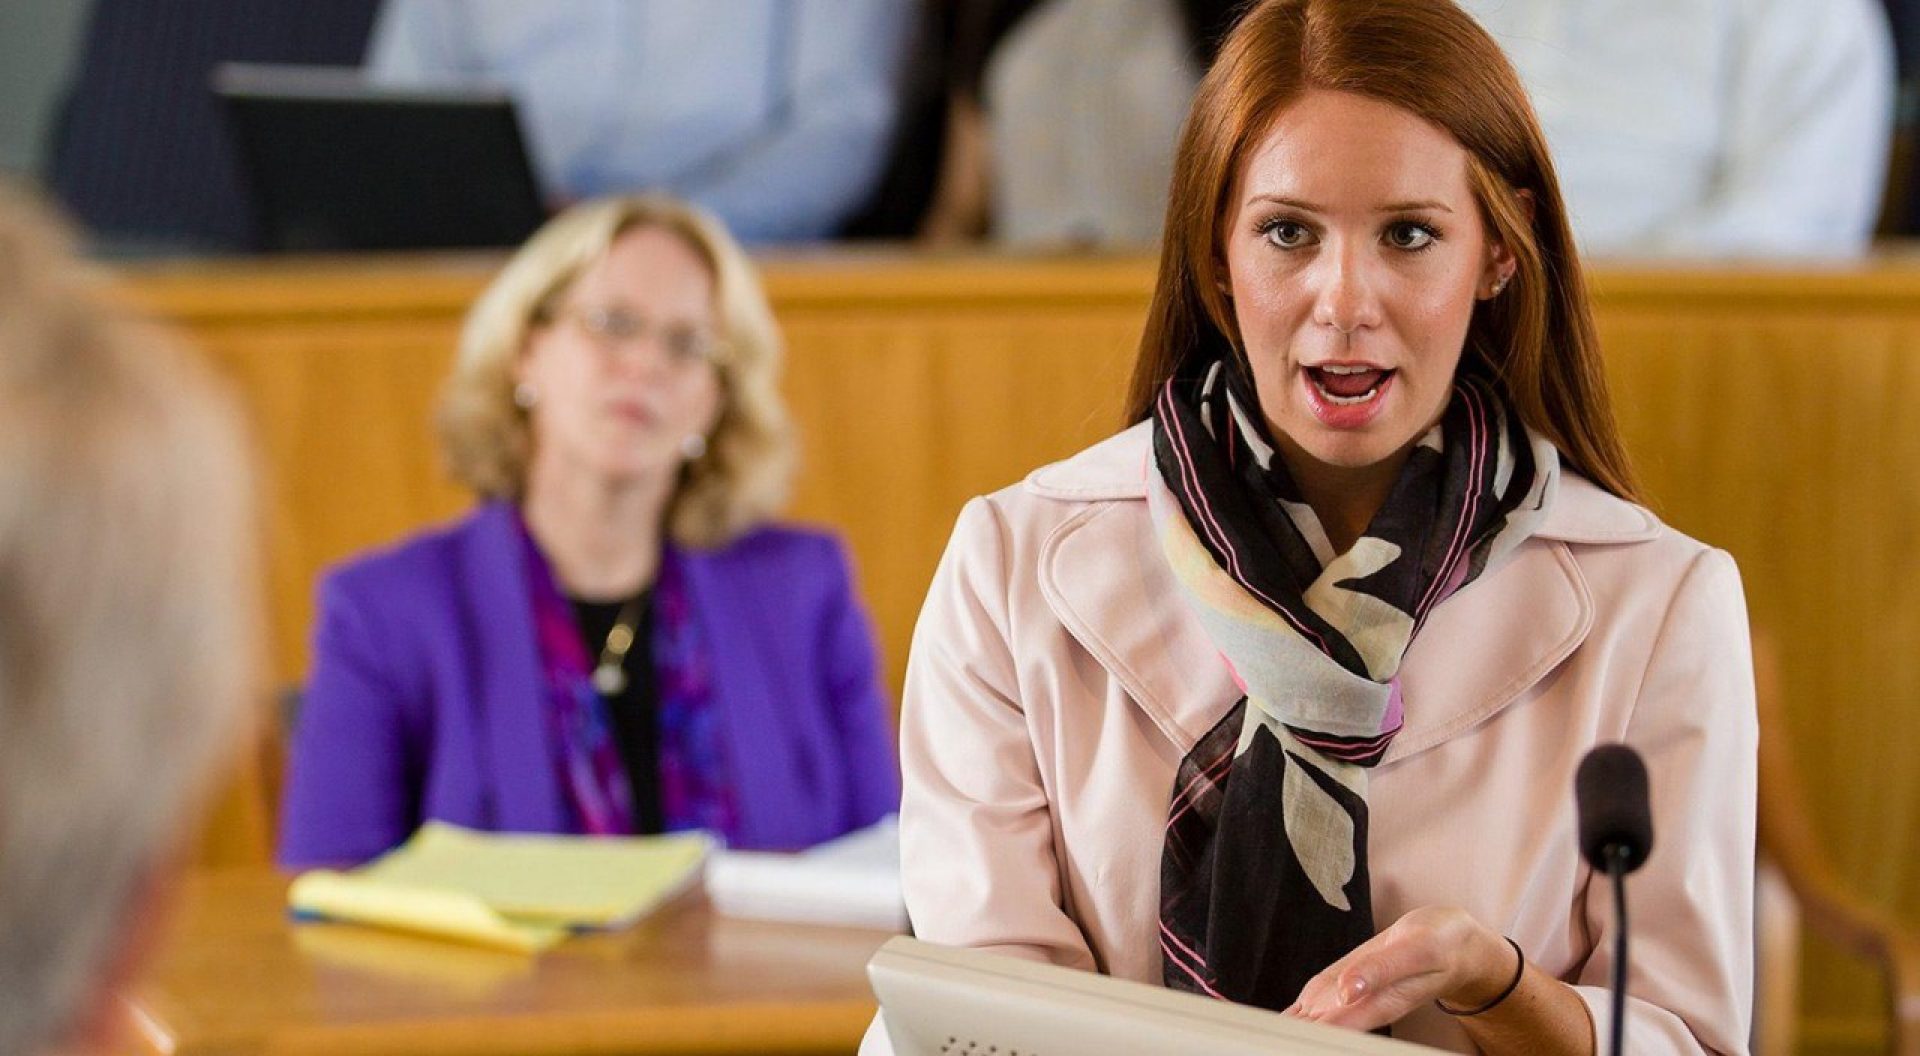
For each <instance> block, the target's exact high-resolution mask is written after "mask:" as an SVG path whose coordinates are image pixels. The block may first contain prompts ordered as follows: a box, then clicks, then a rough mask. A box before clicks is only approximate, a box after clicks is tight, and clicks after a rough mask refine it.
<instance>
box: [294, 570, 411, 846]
mask: <svg viewBox="0 0 1920 1056" xmlns="http://www.w3.org/2000/svg"><path fill="white" fill-rule="evenodd" d="M391 642H392V639H391V638H390V637H386V636H383V635H382V634H381V633H380V630H379V628H377V627H376V626H375V625H374V621H373V617H372V614H371V613H370V612H369V610H368V607H367V606H366V605H364V604H363V603H362V601H361V599H360V598H359V597H358V596H357V595H356V594H355V593H354V591H353V590H352V588H351V580H350V578H349V577H348V576H346V575H343V574H340V573H336V574H334V575H331V576H329V577H327V579H326V580H325V581H324V582H323V583H322V584H321V587H320V618H319V621H318V623H317V626H316V630H315V631H314V640H313V667H312V673H311V675H310V676H309V678H308V681H307V686H306V690H305V694H304V699H303V701H302V703H301V707H300V717H299V720H298V722H297V723H296V724H295V727H294V735H293V746H292V751H291V752H290V755H289V759H288V773H287V786H286V796H285V799H284V800H283V802H282V803H281V816H280V849H279V854H278V858H279V861H280V864H281V865H285V866H312V865H341V864H353V863H358V862H362V861H365V860H366V859H368V858H372V857H374V856H375V855H378V854H380V853H382V852H384V851H386V850H388V849H390V848H392V847H395V846H398V845H399V844H400V843H401V842H403V841H404V840H405V839H406V838H407V835H408V834H409V833H411V832H412V831H413V829H414V826H415V824H416V823H417V821H418V818H417V816H416V815H417V814H418V805H417V799H418V795H417V791H416V781H415V780H414V778H413V777H412V776H411V774H410V773H409V765H408V757H409V751H408V738H407V736H406V730H405V724H404V721H403V720H404V710H405V707H404V706H405V701H404V694H403V691H402V689H401V687H400V684H399V680H397V679H396V678H395V677H394V676H393V674H392V673H391V671H390V669H389V665H390V661H391V648H390V647H391ZM383 643H385V645H386V647H385V648H383Z"/></svg>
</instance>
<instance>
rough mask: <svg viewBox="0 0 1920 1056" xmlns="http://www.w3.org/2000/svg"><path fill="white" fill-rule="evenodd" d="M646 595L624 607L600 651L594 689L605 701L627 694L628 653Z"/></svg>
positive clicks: (594, 669)
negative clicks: (608, 698)
mask: <svg viewBox="0 0 1920 1056" xmlns="http://www.w3.org/2000/svg"><path fill="white" fill-rule="evenodd" d="M645 597H646V595H644V594H642V595H641V596H640V597H636V598H631V599H629V600H628V601H627V603H626V604H625V605H622V606H620V614H619V615H618V616H616V617H614V621H613V629H612V630H610V631H608V632H607V641H606V644H605V645H603V646H601V647H600V662H599V663H598V664H596V665H594V668H593V688H594V689H595V690H597V691H598V692H599V693H600V695H601V696H603V697H617V696H619V695H620V694H622V693H625V692H626V691H627V651H628V650H630V649H632V648H633V639H634V636H635V634H636V633H638V629H639V624H640V602H641V600H642V599H643V598H645Z"/></svg>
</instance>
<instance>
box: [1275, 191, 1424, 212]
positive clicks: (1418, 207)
mask: <svg viewBox="0 0 1920 1056" xmlns="http://www.w3.org/2000/svg"><path fill="white" fill-rule="evenodd" d="M1260 202H1271V203H1273V204H1274V205H1284V206H1287V207H1289V208H1292V209H1298V210H1300V211H1301V212H1306V213H1324V212H1326V211H1327V210H1326V209H1324V208H1322V207H1320V206H1318V205H1315V204H1313V203H1312V202H1309V201H1306V200H1304V199H1301V198H1289V197H1286V196H1285V195H1279V194H1256V195H1254V196H1253V197H1251V198H1248V199H1247V204H1248V205H1254V204H1257V203H1260ZM1423 211H1425V212H1436V213H1451V212H1453V207H1452V206H1449V205H1447V204H1446V203H1445V202H1441V201H1438V200H1435V199H1431V198H1422V199H1418V200H1412V201H1404V202H1388V203H1386V204H1385V205H1381V206H1377V207H1376V208H1375V209H1374V212H1376V213H1417V212H1423Z"/></svg>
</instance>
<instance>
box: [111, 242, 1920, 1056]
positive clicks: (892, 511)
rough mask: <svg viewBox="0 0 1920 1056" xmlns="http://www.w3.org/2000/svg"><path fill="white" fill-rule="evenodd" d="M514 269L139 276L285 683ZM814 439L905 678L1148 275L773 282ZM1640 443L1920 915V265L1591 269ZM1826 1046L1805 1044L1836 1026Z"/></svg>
mask: <svg viewBox="0 0 1920 1056" xmlns="http://www.w3.org/2000/svg"><path fill="white" fill-rule="evenodd" d="M494 263H497V262H495V261H489V260H488V259H486V258H472V257H461V258H452V259H443V258H401V259H397V260H387V261H383V262H371V263H370V262H363V261H353V260H342V261H318V262H293V263H284V264H276V265H274V266H270V267H263V266H258V265H255V264H251V263H248V264H226V265H222V264H202V265H195V266H189V267H173V268H149V269H141V270H135V271H129V272H124V273H122V274H120V275H119V276H118V280H119V282H120V286H121V288H122V289H123V290H124V291H125V292H126V294H127V295H128V296H130V297H131V298H132V299H133V300H135V301H136V302H138V303H141V304H143V305H145V306H147V307H149V308H152V309H154V310H156V311H158V312H159V313H161V314H162V315H164V316H166V317H168V318H171V319H173V320H175V321H176V322H177V323H179V324H180V325H181V326H182V327H184V328H185V329H186V330H188V331H189V332H190V333H191V334H192V335H194V336H195V337H197V338H198V339H199V340H200V342H201V343H202V344H203V345H204V346H205V347H206V348H207V349H208V351H209V354H210V355H211V356H212V357H213V358H214V360H215V361H216V362H217V363H218V364H219V365H220V367H221V368H222V369H223V370H224V371H225V372H226V373H227V375H228V376H229V377H231V378H233V379H234V380H235V382H236V384H237V386H238V388H239V390H240V392H241V394H242V396H243V398H244V399H245V401H246V403H247V405H248V407H249V409H250V410H251V412H252V414H253V416H254V421H255V424H256V427H257V429H258V434H259V442H260V444H261V447H262V450H263V452H264V454H265V457H266V461H267V464H268V466H269V467H270V470H271V473H272V479H271V482H270V485H269V487H270V492H269V494H270V496H271V500H270V501H271V509H270V520H269V524H270V530H271V532H272V546H271V554H270V575H271V584H270V589H271V597H272V618H273V636H272V641H273V646H274V650H275V654H274V667H275V670H276V671H277V672H278V674H279V675H280V677H282V678H284V679H286V680H288V681H293V680H297V679H298V678H299V677H300V676H301V674H302V673H303V671H304V668H305V664H306V656H307V652H306V634H307V630H308V626H309V623H310V621H311V604H312V588H313V581H314V577H315V576H316V574H318V572H319V571H320V570H321V569H322V568H323V567H324V566H325V565H326V564H328V563H330V562H333V561H337V560H339V559H341V558H344V557H346V556H348V555H350V554H353V553H355V552H357V551H359V550H361V549H363V548H366V547H369V546H373V545H378V544H381V543H384V542H388V541H391V540H393V539H395V538H397V537H399V536H400V535H403V534H405V533H407V532H409V531H412V530H415V529H417V528H419V527H421V526H422V525H424V524H427V523H429V522H431V521H433V520H436V519H439V518H444V517H448V516H452V515H455V514H457V513H458V512H459V511H460V510H461V509H463V508H464V506H465V505H466V501H467V500H466V498H465V496H463V495H462V494H461V493H460V492H459V490H458V489H456V488H454V487H453V486H451V485H450V484H448V483H446V482H445V480H444V478H443V477H442V476H441V474H440V472H439V469H438V459H437V456H436V454H435V452H434V450H433V446H432V441H431V436H430V432H429V427H428V421H429V415H430V411H431V406H432V402H433V397H434V391H435V388H436V386H437V384H438V382H439V379H440V378H441V376H442V374H443V372H444V370H445V368H446V364H447V362H448V360H449V357H450V353H451V349H452V346H453V341H454V336H455V333H456V330H457V327H458V324H459V319H460V315H461V313H462V312H463V311H464V308H465V305H466V303H467V302H468V301H469V300H470V299H471V297H472V296H473V295H474V294H476V293H477V292H478V291H479V289H480V288H481V286H482V285H483V283H484V281H485V279H486V276H487V272H488V269H489V267H491V266H492V265H493V264H494ZM766 273H767V279H768V286H769V289H770V291H771V293H772V296H773V299H774V302H775V308H776V311H777V313H778V315H779V316H780V320H781V323H782V325H783V327H784V328H785V333H786V336H787V339H788V343H789V358H788V366H787V371H786V381H785V387H786V391H787V393H788V396H789V398H790V401H791V403H792V405H793V409H794V413H795V416H796V418H797V420H798V422H799V424H800V426H801V429H802V435H803V454H802V458H803V471H802V476H801V478H800V481H799V484H798V488H797V493H796V495H795V501H794V504H793V514H794V515H795V516H796V517H799V518H802V519H806V520H811V521H815V522H818V523H822V524H826V525H830V526H832V527H834V528H836V529H837V530H839V531H841V532H842V533H844V534H845V536H846V537H847V539H848V540H849V542H850V543H851V546H852V550H853V553H854V555H855V558H856V560H857V562H858V566H859V574H860V578H861V582H862V586H863V589H864V592H865V595H866V597H867V598H868V600H869V603H870V605H871V607H872V609H873V613H874V617H875V620H876V624H877V627H878V630H879V636H880V639H881V645H882V648H883V650H884V655H885V662H886V669H887V672H888V678H889V682H890V684H891V685H893V686H895V687H897V686H898V685H899V682H900V676H901V672H902V669H903V667H904V663H905V658H906V649H907V643H908V640H909V636H910V634H911V630H912V625H913V621H914V619H915V617H916V615H917V612H918V608H919V604H920V599H921V597H922V594H923V592H924V590H925V587H926V584H927V582H928V580H929V578H930V577H931V575H932V571H933V568H934V565H935V563H936V562H937V560H938V557H939V554H940V551H941V549H942V547H943V545H944V542H945V539H946V536H947V533H948V531H949V529H950V528H951V525H952V521H953V518H954V516H955V514H956V513H957V512H958V509H959V507H960V505H961V503H962V502H964V501H965V500H966V499H967V498H968V497H970V496H972V495H975V494H979V493H981V492H984V491H989V490H992V489H995V488H998V487H1001V486H1004V485H1006V484H1009V483H1012V482H1014V481H1016V480H1018V479H1019V478H1020V477H1021V476H1023V475H1024V474H1025V473H1027V472H1028V471H1030V470H1031V469H1033V468H1034V467H1036V466H1038V465H1041V464H1043V463H1045V462H1047V461H1050V460H1052V459H1056V458H1059V457H1062V456H1064V455H1067V454H1069V453H1071V452H1073V451H1074V450H1076V449H1078V448H1080V447H1082V446H1084V445H1085V444H1087V443H1090V442H1092V441H1094V440H1097V439H1099V438H1100V437H1102V436H1105V435H1107V434H1108V433H1109V432H1111V431H1113V429H1114V428H1116V427H1117V425H1118V424H1119V423H1118V421H1117V415H1118V412H1119V407H1120V400H1121V390H1122V388H1123V385H1124V381H1125V378H1126V374H1127V371H1128V369H1129V367H1130V365H1131V361H1132V357H1133V346H1134V344H1135V342H1136V340H1137V337H1138V334H1139V329H1140V324H1141V320H1142V318H1143V317H1144V314H1145V308H1146V298H1147V294H1148V291H1149V290H1150V288H1151V284H1152V280H1153V268H1152V264H1151V262H1149V261H1145V260H1133V259H1117V260H1112V259H1091V260H1089V259H1048V258H1027V259H1019V258H1013V259H1007V258H996V259H971V258H956V259H928V258H917V257H902V256H893V255H888V254H884V253H882V254H867V255H854V256H821V257H812V258H781V259H774V260H769V261H767V262H766ZM1591 281H1592V285H1593V289H1594V291H1595V295H1596V303H1597V309H1598V313H1599V320H1600V328H1601V333H1602V337H1603V341H1604V347H1605V349H1606V351H1607V356H1608V361H1609V370H1610V374H1611V378H1612V382H1613V385H1614V391H1615V396H1616V399H1617V402H1618V410H1619V414H1620V418H1621V421H1622V425H1623V428H1624V430H1625V433H1626V436H1627V439H1628V442H1629V445H1630V448H1631V450H1632V451H1633V453H1634V456H1635V458H1636V460H1637V462H1638V465H1639V468H1640V470H1641V473H1642V477H1643V479H1644V482H1645V484H1646V485H1647V488H1648V491H1649V493H1650V495H1651V497H1652V500H1653V503H1654V505H1655V507H1656V509H1657V510H1658V512H1659V513H1660V514H1661V515H1662V516H1663V517H1665V518H1666V519H1667V520H1668V521H1669V522H1670V523H1672V524H1674V525H1675V526H1676V527H1678V528H1680V529H1681V530H1683V531H1686V532H1688V533H1689V534H1692V535H1695V536H1697V537H1699V538H1701V539H1703V540H1706V541H1707V542H1709V543H1712V544H1714V545H1716V546H1720V547H1723V548H1725V549H1727V550H1729V551H1730V552H1731V553H1733V555H1734V556H1735V557H1736V558H1737V559H1738V561H1739V564H1740V567H1741V570H1742V573H1743V575H1744V577H1745V580H1746V586H1747V593H1748V599H1749V604H1750V606H1751V609H1752V613H1753V618H1754V619H1755V620H1756V621H1757V622H1759V623H1762V624H1764V625H1766V626H1768V627H1770V628H1772V630H1773V633H1774V635H1775V636H1776V638H1777V639H1778V641H1779V642H1780V644H1781V649H1780V655H1781V664H1782V670H1783V675H1784V684H1785V687H1786V692H1787V710H1788V713H1789V719H1790V724H1791V727H1792V729H1791V733H1792V738H1793V741H1794V744H1795V749H1796V753H1797V758H1798V761H1799V763H1800V766H1801V768H1802V769H1803V771H1804V772H1807V773H1809V774H1816V775H1821V780H1819V781H1817V782H1816V783H1815V788H1814V789H1813V790H1812V791H1813V796H1814V803H1813V804H1812V806H1813V809H1814V815H1815V817H1816V818H1817V819H1818V820H1819V822H1820V826H1821V832H1822V835H1823V837H1824V838H1825V839H1826V841H1827V842H1828V843H1829V844H1830V846H1831V848H1832V850H1833V852H1834V855H1835V857H1836V858H1837V860H1838V861H1840V862H1841V863H1842V865H1843V868H1844V869H1845V871H1846V872H1847V874H1848V877H1849V879H1851V880H1852V881H1853V882H1855V883H1856V884H1857V885H1858V886H1859V887H1860V889H1861V890H1863V891H1864V892H1865V893H1867V894H1868V895H1869V896H1870V897H1872V898H1873V899H1874V900H1876V901H1877V902H1879V903H1880V904H1883V905H1885V906H1887V907H1889V908H1891V909H1893V910H1895V911H1896V912H1897V913H1899V914H1900V915H1902V916H1903V917H1904V918H1905V919H1907V920H1909V921H1914V920H1920V761H1916V759H1915V755H1916V753H1915V752H1914V750H1913V747H1912V746H1913V745H1915V744H1920V689H1916V686H1920V556H1916V555H1917V554H1920V260H1916V258H1914V257H1912V256H1911V255H1908V256H1905V257H1899V258H1894V257H1889V258H1887V259H1883V260H1877V261H1874V262H1869V263H1867V264H1863V265H1850V266H1835V267H1806V268H1762V267H1728V266H1719V267H1712V268H1705V267H1702V268H1689V267H1685V266H1680V265H1672V264H1662V265H1659V266H1649V267H1635V266H1632V265H1613V266H1609V267H1604V268H1596V269H1594V272H1593V275H1592V280H1591ZM1805 978H1806V987H1807V993H1806V1000H1805V1002H1804V1010H1805V1012H1806V1014H1807V1015H1808V1016H1809V1017H1810V1022H1816V1023H1824V1024H1828V1025H1830V1026H1831V1028H1832V1029H1831V1031H1830V1032H1831V1033H1832V1034H1833V1035H1834V1036H1835V1037H1838V1036H1841V1035H1843V1034H1847V1033H1848V1032H1849V1031H1852V1032H1855V1033H1857V1023H1858V1022H1859V1020H1860V1018H1861V1017H1863V1016H1864V1015H1866V1014H1867V1012H1868V1010H1869V1009H1870V1008H1871V1006H1872V999H1871V983H1870V981H1868V980H1867V979H1866V978H1865V977H1864V976H1862V975H1861V974H1860V973H1858V972H1857V971H1856V970H1853V969H1852V968H1850V967H1849V966H1847V965H1844V964H1842V963H1839V962H1838V961H1837V960H1835V959H1834V958H1833V957H1831V956H1830V955H1828V954H1826V953H1824V952H1820V951H1815V953H1814V954H1813V955H1812V959H1811V960H1810V961H1809V964H1808V966H1807V971H1806V973H1805ZM1816 1032H1817V1031H1816Z"/></svg>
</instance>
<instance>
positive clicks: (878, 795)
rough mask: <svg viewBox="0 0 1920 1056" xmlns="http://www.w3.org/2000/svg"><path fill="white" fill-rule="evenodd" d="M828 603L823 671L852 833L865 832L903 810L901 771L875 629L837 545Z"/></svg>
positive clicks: (831, 547)
mask: <svg viewBox="0 0 1920 1056" xmlns="http://www.w3.org/2000/svg"><path fill="white" fill-rule="evenodd" d="M825 545H826V547H827V550H828V559H827V562H826V567H827V569H828V573H827V589H826V603H825V607H824V609H823V610H822V625H821V631H820V651H821V669H822V671H824V672H825V678H826V697H827V704H828V707H829V708H830V709H831V711H832V720H833V729H834V735H835V736H836V737H837V738H838V739H839V742H840V758H841V759H842V760H843V761H844V767H843V769H844V771H845V773H846V776H847V783H848V797H847V803H848V804H849V809H850V810H851V815H850V816H849V817H847V818H846V819H845V828H846V829H847V830H848V831H851V830H853V829H861V828H865V827H866V826H868V825H872V824H873V823H874V822H876V821H879V820H880V819H881V818H883V817H885V816H886V815H888V814H892V813H894V812H895V811H897V810H899V809H900V770H899V766H898V764H897V763H896V762H895V758H894V740H893V721H892V719H893V715H892V709H891V708H889V707H888V706H887V693H886V690H885V689H883V688H882V687H881V683H880V679H881V672H880V662H879V657H878V655H877V654H876V653H875V651H874V644H873V641H874V639H873V624H872V621H870V620H869V619H868V618H867V612H866V609H865V608H864V607H863V606H862V605H861V604H860V595H859V592H858V591H857V590H855V589H854V578H853V570H852V565H851V562H849V561H848V560H847V554H846V550H845V548H844V547H842V546H841V545H840V544H839V543H838V542H836V541H832V540H829V541H827V542H826V544H825Z"/></svg>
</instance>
